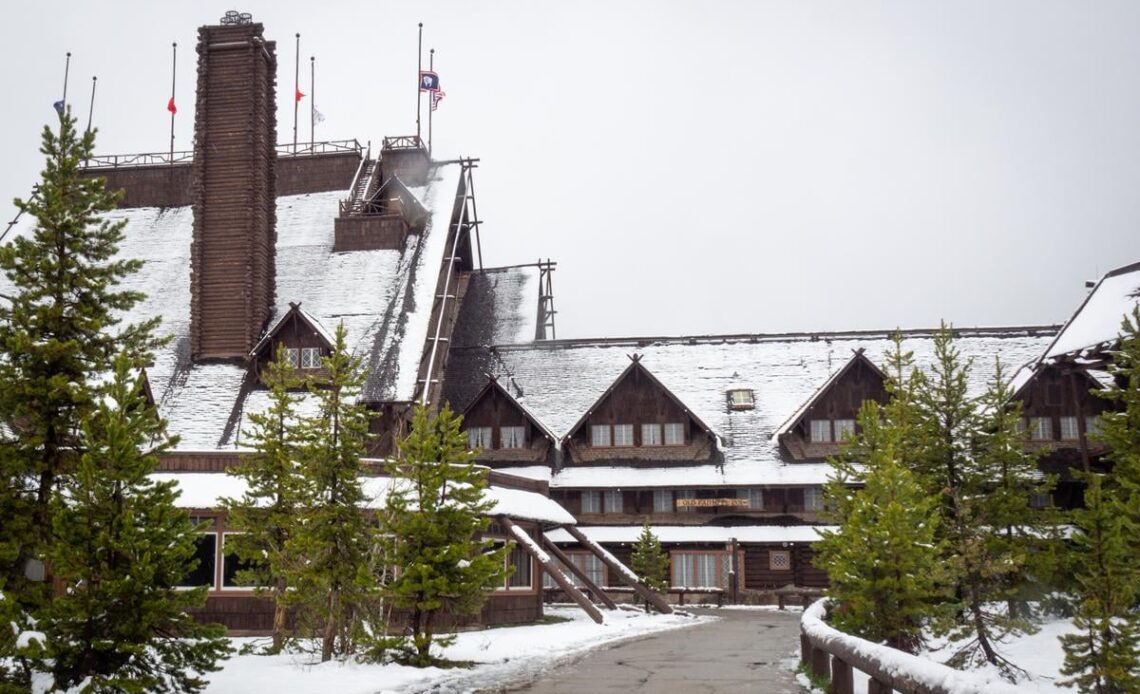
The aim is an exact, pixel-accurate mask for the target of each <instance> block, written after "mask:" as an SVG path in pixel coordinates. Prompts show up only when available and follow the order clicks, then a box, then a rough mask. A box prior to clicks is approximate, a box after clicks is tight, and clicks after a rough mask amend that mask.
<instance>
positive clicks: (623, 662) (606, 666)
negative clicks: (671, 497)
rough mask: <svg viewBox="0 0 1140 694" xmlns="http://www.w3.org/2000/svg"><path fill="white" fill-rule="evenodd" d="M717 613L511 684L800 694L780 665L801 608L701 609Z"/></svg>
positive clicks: (541, 688) (550, 688)
mask: <svg viewBox="0 0 1140 694" xmlns="http://www.w3.org/2000/svg"><path fill="white" fill-rule="evenodd" d="M693 612H695V613H698V614H713V615H716V616H717V617H720V619H719V620H717V621H715V622H712V623H709V624H702V625H700V626H696V627H690V628H686V629H675V630H673V631H666V632H662V633H658V634H653V635H650V636H646V637H644V638H640V639H635V640H632V641H626V642H624V643H620V644H617V645H616V646H612V647H606V646H603V647H602V648H601V649H599V650H595V651H590V652H588V653H584V654H583V655H582V656H581V657H580V658H578V659H576V660H574V661H572V662H570V663H567V664H565V665H563V666H561V667H559V668H558V669H556V670H553V671H551V672H548V673H545V674H544V675H543V676H542V677H541V679H538V680H537V681H534V682H532V683H530V684H528V685H525V686H522V687H519V688H516V689H513V690H511V691H515V692H528V693H529V694H570V693H577V692H591V693H593V692H621V693H622V694H631V693H632V692H643V693H646V694H648V693H650V692H652V693H653V694H657V693H658V692H662V693H665V694H668V693H670V692H678V693H682V692H683V693H684V694H694V693H704V692H733V693H736V692H765V693H766V694H785V693H786V694H799V693H800V692H802V691H803V689H802V688H801V687H799V685H797V684H796V682H795V677H794V675H793V674H792V673H791V672H789V671H787V670H785V669H784V668H783V667H782V666H781V661H784V660H786V659H787V658H789V657H790V656H791V654H792V653H793V652H794V651H797V650H798V648H799V612H777V611H768V610H707V611H706V610H700V609H694V610H693Z"/></svg>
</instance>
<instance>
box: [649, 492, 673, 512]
mask: <svg viewBox="0 0 1140 694" xmlns="http://www.w3.org/2000/svg"><path fill="white" fill-rule="evenodd" d="M653 512H654V513H672V512H673V490H672V489H654V490H653Z"/></svg>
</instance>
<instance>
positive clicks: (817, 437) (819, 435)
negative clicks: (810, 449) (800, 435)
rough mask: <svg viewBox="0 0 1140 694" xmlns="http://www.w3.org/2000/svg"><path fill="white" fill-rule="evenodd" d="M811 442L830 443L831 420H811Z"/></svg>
mask: <svg viewBox="0 0 1140 694" xmlns="http://www.w3.org/2000/svg"><path fill="white" fill-rule="evenodd" d="M811 440H812V441H816V442H820V443H826V442H830V441H831V420H830V419H813V420H811Z"/></svg>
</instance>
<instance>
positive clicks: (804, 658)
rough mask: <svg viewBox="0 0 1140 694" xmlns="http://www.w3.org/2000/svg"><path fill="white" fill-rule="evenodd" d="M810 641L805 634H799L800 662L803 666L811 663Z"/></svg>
mask: <svg viewBox="0 0 1140 694" xmlns="http://www.w3.org/2000/svg"><path fill="white" fill-rule="evenodd" d="M811 650H812V649H811V639H809V638H808V637H807V634H805V633H803V632H800V662H801V663H803V664H804V665H808V664H810V663H811Z"/></svg>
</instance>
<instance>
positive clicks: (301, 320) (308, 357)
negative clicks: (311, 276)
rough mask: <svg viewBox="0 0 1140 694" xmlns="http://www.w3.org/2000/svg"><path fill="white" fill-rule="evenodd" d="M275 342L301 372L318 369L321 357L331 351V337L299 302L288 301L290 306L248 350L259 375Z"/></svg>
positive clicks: (272, 354) (273, 352) (270, 357)
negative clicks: (282, 348)
mask: <svg viewBox="0 0 1140 694" xmlns="http://www.w3.org/2000/svg"><path fill="white" fill-rule="evenodd" d="M278 345H280V346H283V347H284V348H285V358H286V359H288V360H289V361H290V363H292V364H293V368H295V369H297V370H298V373H299V374H300V375H301V376H306V375H309V376H312V375H317V374H319V373H320V372H321V358H322V357H326V356H328V355H329V353H330V352H331V351H332V347H333V337H332V335H330V334H329V332H328V331H327V330H325V329H324V326H322V325H321V324H320V322H319V321H318V320H317V319H316V318H314V317H313V316H312V315H311V314H310V313H308V312H307V311H305V310H303V309H302V308H301V304H300V303H296V304H294V303H292V302H290V303H289V310H288V311H286V312H285V313H284V314H282V316H281V317H280V318H278V319H277V320H276V321H274V323H273V325H271V326H269V329H268V330H266V331H265V334H264V335H263V336H262V337H261V340H259V341H258V343H257V344H256V345H254V348H253V350H251V351H250V353H249V357H250V359H251V360H252V361H253V364H254V369H255V370H256V372H257V374H258V378H259V379H260V377H261V372H262V370H263V369H264V368H265V366H266V364H268V363H269V362H271V361H273V359H274V357H275V356H276V355H277V347H278Z"/></svg>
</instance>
